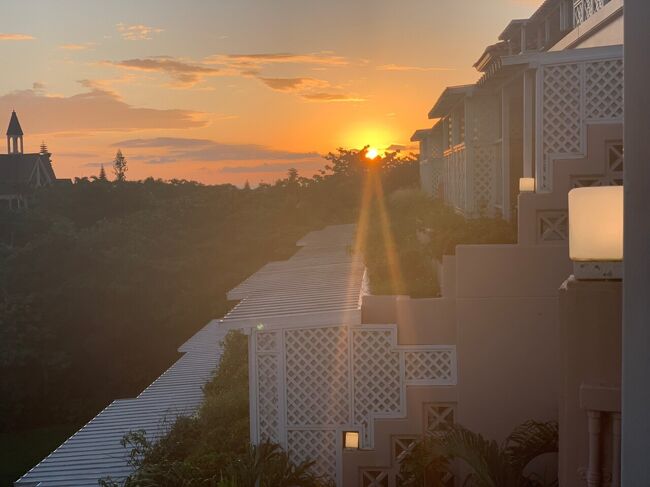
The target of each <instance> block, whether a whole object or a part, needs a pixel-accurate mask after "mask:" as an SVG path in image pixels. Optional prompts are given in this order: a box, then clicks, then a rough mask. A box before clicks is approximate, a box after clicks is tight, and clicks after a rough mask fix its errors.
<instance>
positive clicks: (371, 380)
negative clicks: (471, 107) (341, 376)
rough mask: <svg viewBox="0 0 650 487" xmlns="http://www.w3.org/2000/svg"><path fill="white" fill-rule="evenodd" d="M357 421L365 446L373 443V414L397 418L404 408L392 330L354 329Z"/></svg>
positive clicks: (398, 364) (355, 416)
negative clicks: (395, 416)
mask: <svg viewBox="0 0 650 487" xmlns="http://www.w3.org/2000/svg"><path fill="white" fill-rule="evenodd" d="M353 336H354V339H353V356H354V418H355V422H356V423H357V424H358V425H360V426H361V440H362V441H361V444H362V446H370V445H371V444H372V438H371V435H372V429H371V425H370V423H371V420H372V415H373V414H379V415H385V416H390V415H395V414H397V413H399V412H400V411H401V409H402V393H401V391H402V387H401V380H400V360H399V353H398V352H397V351H395V350H394V347H393V335H392V332H391V330H354V331H353Z"/></svg>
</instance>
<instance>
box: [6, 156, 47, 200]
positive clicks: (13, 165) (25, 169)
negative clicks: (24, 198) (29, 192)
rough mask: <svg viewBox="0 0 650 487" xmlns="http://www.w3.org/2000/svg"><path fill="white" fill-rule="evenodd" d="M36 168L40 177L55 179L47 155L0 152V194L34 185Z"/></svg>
mask: <svg viewBox="0 0 650 487" xmlns="http://www.w3.org/2000/svg"><path fill="white" fill-rule="evenodd" d="M37 170H38V171H41V174H42V176H41V177H42V178H44V179H46V180H49V181H50V182H54V181H56V175H55V174H54V169H52V163H51V161H50V157H49V155H41V154H0V194H9V193H14V192H22V191H24V190H25V189H26V188H27V187H29V186H33V185H35V184H36V182H35V179H34V175H35V174H36V171H37ZM43 173H45V174H43Z"/></svg>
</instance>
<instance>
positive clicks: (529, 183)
mask: <svg viewBox="0 0 650 487" xmlns="http://www.w3.org/2000/svg"><path fill="white" fill-rule="evenodd" d="M533 191H535V178H519V192H520V193H532V192H533Z"/></svg>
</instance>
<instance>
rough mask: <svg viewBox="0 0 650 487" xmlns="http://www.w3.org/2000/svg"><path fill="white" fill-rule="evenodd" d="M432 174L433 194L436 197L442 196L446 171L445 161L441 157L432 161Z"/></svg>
mask: <svg viewBox="0 0 650 487" xmlns="http://www.w3.org/2000/svg"><path fill="white" fill-rule="evenodd" d="M432 169H433V170H432V175H431V178H432V179H433V182H432V184H433V196H434V197H435V198H437V197H439V196H440V185H441V184H444V174H443V173H444V171H443V163H442V161H441V160H440V159H438V160H434V161H433V162H432Z"/></svg>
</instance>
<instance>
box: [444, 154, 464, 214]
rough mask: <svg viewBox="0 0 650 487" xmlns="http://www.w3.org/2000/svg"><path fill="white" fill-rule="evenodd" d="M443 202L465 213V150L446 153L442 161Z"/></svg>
mask: <svg viewBox="0 0 650 487" xmlns="http://www.w3.org/2000/svg"><path fill="white" fill-rule="evenodd" d="M444 183H445V188H444V191H445V202H446V203H447V204H448V205H450V206H452V207H454V208H458V209H459V210H461V211H463V212H464V211H466V192H467V191H466V188H467V167H466V150H465V149H460V150H455V151H452V152H450V153H448V154H447V155H446V156H445V161H444Z"/></svg>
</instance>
